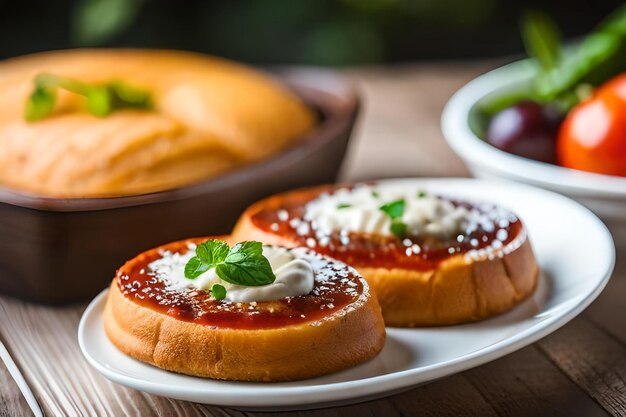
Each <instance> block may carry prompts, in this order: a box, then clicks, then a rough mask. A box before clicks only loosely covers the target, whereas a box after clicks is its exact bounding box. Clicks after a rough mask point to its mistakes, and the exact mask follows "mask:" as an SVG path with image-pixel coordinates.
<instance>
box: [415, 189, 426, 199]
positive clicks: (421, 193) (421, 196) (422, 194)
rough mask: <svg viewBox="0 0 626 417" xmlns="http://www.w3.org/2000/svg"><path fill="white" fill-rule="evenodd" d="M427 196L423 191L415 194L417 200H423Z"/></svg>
mask: <svg viewBox="0 0 626 417" xmlns="http://www.w3.org/2000/svg"><path fill="white" fill-rule="evenodd" d="M427 195H428V193H427V192H426V191H424V190H421V191H418V192H417V198H424V197H426V196H427Z"/></svg>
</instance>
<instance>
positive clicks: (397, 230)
mask: <svg viewBox="0 0 626 417" xmlns="http://www.w3.org/2000/svg"><path fill="white" fill-rule="evenodd" d="M389 230H391V233H393V234H394V235H395V236H396V237H397V238H398V239H402V238H403V237H405V236H406V230H407V225H406V223H402V222H399V221H395V222H393V223H391V226H390V228H389Z"/></svg>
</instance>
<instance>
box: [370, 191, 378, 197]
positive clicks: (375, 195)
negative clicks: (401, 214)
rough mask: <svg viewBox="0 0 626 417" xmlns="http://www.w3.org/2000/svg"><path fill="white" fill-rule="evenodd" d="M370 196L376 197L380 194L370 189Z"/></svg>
mask: <svg viewBox="0 0 626 417" xmlns="http://www.w3.org/2000/svg"><path fill="white" fill-rule="evenodd" d="M372 197H374V198H378V197H380V194H378V191H372Z"/></svg>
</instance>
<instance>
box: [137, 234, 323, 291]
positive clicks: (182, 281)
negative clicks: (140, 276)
mask: <svg viewBox="0 0 626 417" xmlns="http://www.w3.org/2000/svg"><path fill="white" fill-rule="evenodd" d="M194 255H195V245H189V251H187V253H185V254H180V253H172V252H169V251H164V252H163V253H162V257H161V258H159V259H157V260H155V261H153V262H151V263H150V264H148V268H149V270H150V272H149V273H151V274H153V275H154V276H156V277H157V278H159V279H161V280H163V281H166V282H167V283H168V286H169V287H170V288H172V289H175V290H183V289H201V290H208V289H210V288H211V286H212V285H213V284H220V285H223V286H224V287H225V288H226V298H225V300H227V301H232V302H243V303H250V302H255V301H274V300H280V299H282V298H285V297H295V296H298V295H306V294H308V293H310V292H311V291H313V285H314V283H315V277H314V274H313V267H312V266H311V264H310V263H309V262H307V261H305V260H304V259H300V258H298V257H297V256H296V255H295V254H294V253H293V252H292V251H291V250H289V249H286V248H281V247H275V246H263V255H264V256H265V257H266V258H267V259H268V261H269V263H270V265H271V267H272V271H273V272H274V275H276V280H275V281H274V282H273V283H272V284H268V285H261V286H255V287H248V286H242V285H234V284H231V283H228V282H226V281H224V280H222V279H221V278H220V277H218V276H217V274H216V273H215V269H211V270H209V271H207V272H205V273H204V274H202V275H200V276H199V277H197V278H195V279H189V278H186V277H185V265H186V264H187V262H188V261H189V259H191V258H192V257H193V256H194Z"/></svg>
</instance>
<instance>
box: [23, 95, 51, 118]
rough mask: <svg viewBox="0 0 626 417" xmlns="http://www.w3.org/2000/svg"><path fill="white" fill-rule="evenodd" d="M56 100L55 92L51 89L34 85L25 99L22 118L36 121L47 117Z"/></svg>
mask: <svg viewBox="0 0 626 417" xmlns="http://www.w3.org/2000/svg"><path fill="white" fill-rule="evenodd" d="M55 102H56V94H55V93H54V91H53V90H49V89H47V88H43V87H38V86H37V87H35V89H34V90H33V92H32V93H31V95H30V96H29V97H28V100H27V101H26V107H25V108H24V118H25V119H26V121H28V122H36V121H37V120H41V119H45V118H46V117H48V115H49V114H50V113H52V110H54V103H55Z"/></svg>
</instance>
